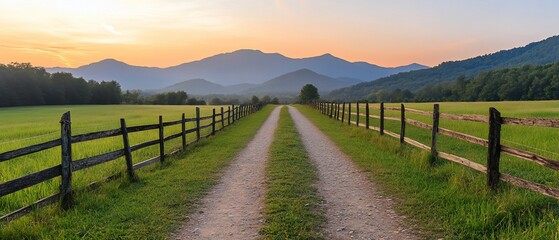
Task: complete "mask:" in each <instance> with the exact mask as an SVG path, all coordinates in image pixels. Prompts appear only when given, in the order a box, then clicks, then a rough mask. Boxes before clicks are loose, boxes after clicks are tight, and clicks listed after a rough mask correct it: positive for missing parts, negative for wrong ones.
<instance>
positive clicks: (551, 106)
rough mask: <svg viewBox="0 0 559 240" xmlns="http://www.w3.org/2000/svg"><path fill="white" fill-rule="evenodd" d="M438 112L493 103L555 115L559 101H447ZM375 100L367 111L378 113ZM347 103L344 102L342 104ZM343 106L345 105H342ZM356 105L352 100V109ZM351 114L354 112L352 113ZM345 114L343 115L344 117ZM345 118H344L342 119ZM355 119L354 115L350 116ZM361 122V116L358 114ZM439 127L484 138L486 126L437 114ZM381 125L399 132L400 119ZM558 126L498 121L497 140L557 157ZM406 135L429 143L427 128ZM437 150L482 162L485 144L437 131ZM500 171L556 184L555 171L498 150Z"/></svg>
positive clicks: (505, 113)
mask: <svg viewBox="0 0 559 240" xmlns="http://www.w3.org/2000/svg"><path fill="white" fill-rule="evenodd" d="M404 105H405V107H406V108H413V109H419V110H425V111H433V103H405V104H404ZM439 105H440V112H441V113H452V114H476V115H484V116H488V115H489V107H494V108H496V109H497V110H499V111H500V112H501V116H502V117H526V118H536V117H538V118H559V101H526V102H475V103H471V102H448V103H440V104H439ZM373 106H374V107H376V108H378V107H379V104H372V105H371V110H370V114H371V115H380V113H379V110H378V109H372V108H373ZM385 106H386V107H400V104H385ZM346 107H347V106H346ZM364 107H365V106H364V104H360V108H361V109H360V112H361V113H365V108H364ZM346 110H347V109H346ZM355 111H356V105H355V104H352V112H355ZM385 116H387V117H397V118H399V117H400V111H393V110H385ZM352 117H353V118H355V116H352ZM346 118H347V117H346ZM406 118H408V119H414V120H418V121H421V122H424V123H427V124H432V117H431V116H425V115H420V114H415V113H411V112H406ZM346 120H347V119H346ZM353 120H355V119H353ZM360 122H361V123H364V122H365V118H364V117H361V118H360ZM370 124H371V125H372V126H376V127H378V126H379V125H380V121H379V120H378V119H373V118H371V120H370ZM439 127H441V128H446V129H450V130H454V131H458V132H462V133H465V134H469V135H472V136H476V137H479V138H483V139H487V137H488V131H489V126H488V124H487V123H480V122H470V121H460V120H450V119H443V118H440V123H439ZM385 129H387V130H389V131H392V132H395V133H400V122H399V121H390V120H385ZM557 136H559V129H557V128H549V127H530V126H510V125H502V129H501V144H502V145H505V146H509V147H514V148H518V149H522V150H526V151H530V152H534V153H537V154H540V155H542V156H545V157H549V158H551V159H557V160H559V144H557V141H556V139H557ZM406 137H409V138H412V139H414V140H417V141H419V142H421V143H423V144H426V145H430V144H431V131H430V130H426V129H422V128H418V127H415V126H411V125H409V124H408V125H407V126H406ZM437 144H438V150H439V151H442V152H447V153H451V154H454V155H458V156H461V157H465V158H467V159H470V160H472V161H474V162H478V163H482V164H484V165H485V163H486V161H487V148H485V147H482V146H478V145H475V144H471V143H468V142H465V141H461V140H458V139H454V138H451V137H447V136H443V135H439V137H438V141H437ZM500 167H501V172H504V173H508V174H511V175H513V176H518V177H522V178H525V179H528V180H531V181H534V182H537V183H542V184H546V185H550V186H554V187H558V188H559V173H558V172H556V171H554V170H551V169H548V168H545V167H542V166H539V165H537V164H535V163H532V162H529V161H526V160H522V159H519V158H516V157H512V156H509V155H507V154H505V153H501V164H500Z"/></svg>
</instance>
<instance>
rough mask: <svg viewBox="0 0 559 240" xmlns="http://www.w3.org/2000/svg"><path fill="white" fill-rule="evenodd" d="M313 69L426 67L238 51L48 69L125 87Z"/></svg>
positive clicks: (343, 72)
mask: <svg viewBox="0 0 559 240" xmlns="http://www.w3.org/2000/svg"><path fill="white" fill-rule="evenodd" d="M304 68H307V69H310V70H312V71H314V72H317V73H319V74H323V75H326V76H329V77H332V78H339V77H344V78H353V79H358V80H360V81H369V80H374V79H377V78H380V77H384V76H388V75H391V74H395V73H398V72H401V71H410V70H415V69H421V68H426V66H422V65H419V64H411V65H406V66H402V67H393V68H391V67H390V68H384V67H379V66H377V65H373V64H369V63H365V62H355V63H351V62H348V61H346V60H343V59H341V58H337V57H335V56H332V55H331V54H325V55H322V56H317V57H310V58H300V59H296V58H288V57H285V56H283V55H281V54H278V53H263V52H261V51H258V50H238V51H235V52H231V53H223V54H218V55H215V56H211V57H208V58H204V59H201V60H198V61H193V62H189V63H184V64H180V65H177V66H173V67H168V68H157V67H139V66H131V65H129V64H126V63H124V62H120V61H117V60H114V59H106V60H102V61H100V62H96V63H91V64H88V65H84V66H81V67H78V68H50V69H47V71H49V72H58V71H64V72H70V73H72V74H74V75H75V76H78V77H83V78H85V79H95V80H98V81H107V80H116V81H118V82H119V83H120V84H121V85H122V87H123V89H161V88H162V87H164V86H169V85H172V84H175V83H179V82H181V81H184V79H205V80H207V81H210V82H213V83H217V84H220V85H223V86H229V85H235V84H244V83H248V84H259V83H263V82H265V81H268V80H270V79H272V78H275V77H277V76H280V75H283V74H285V73H289V72H293V71H296V70H299V69H304Z"/></svg>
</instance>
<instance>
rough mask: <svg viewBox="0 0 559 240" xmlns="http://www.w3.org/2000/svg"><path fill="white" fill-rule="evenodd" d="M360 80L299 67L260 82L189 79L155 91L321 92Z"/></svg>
mask: <svg viewBox="0 0 559 240" xmlns="http://www.w3.org/2000/svg"><path fill="white" fill-rule="evenodd" d="M360 82H361V80H358V79H354V78H331V77H328V76H326V75H322V74H318V73H316V72H314V71H312V70H309V69H306V68H304V69H300V70H297V71H293V72H290V73H286V74H283V75H281V76H278V77H275V78H273V79H271V80H268V81H266V82H264V83H261V84H249V83H245V84H236V85H230V86H223V85H220V84H217V83H213V82H210V81H207V80H204V79H191V80H187V81H184V82H180V83H176V84H173V85H171V86H168V87H165V88H163V89H159V90H157V91H156V92H160V93H161V92H176V91H185V92H188V94H191V95H209V94H272V95H273V94H293V93H298V92H299V91H300V90H301V88H302V87H303V86H304V85H305V84H313V85H314V86H315V87H317V88H318V89H319V91H320V92H321V93H327V92H329V91H332V90H334V89H338V88H342V87H347V86H352V85H355V84H357V83H360Z"/></svg>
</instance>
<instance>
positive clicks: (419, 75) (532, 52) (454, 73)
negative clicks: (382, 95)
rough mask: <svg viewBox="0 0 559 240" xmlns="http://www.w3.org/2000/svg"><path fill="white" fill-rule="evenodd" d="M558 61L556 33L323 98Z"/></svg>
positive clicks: (353, 96) (346, 97)
mask: <svg viewBox="0 0 559 240" xmlns="http://www.w3.org/2000/svg"><path fill="white" fill-rule="evenodd" d="M554 62H559V36H554V37H550V38H547V39H545V40H542V41H539V42H534V43H530V44H528V45H526V46H524V47H518V48H514V49H510V50H503V51H499V52H496V53H492V54H487V55H483V56H478V57H474V58H470V59H466V60H463V61H449V62H444V63H441V64H440V65H438V66H436V67H433V68H428V69H421V70H416V71H409V72H401V73H398V74H394V75H391V76H388V77H384V78H380V79H378V80H375V81H370V82H363V83H359V84H356V85H354V86H351V87H347V88H342V89H338V90H334V91H332V92H331V93H330V94H329V95H328V96H326V98H328V99H337V100H357V99H365V98H366V97H367V95H369V94H370V93H372V92H375V91H378V90H381V89H384V90H394V89H402V90H403V89H409V90H412V91H413V90H416V89H418V88H420V87H423V86H426V85H429V84H436V83H440V82H449V81H453V80H455V79H457V78H458V77H459V76H462V75H463V76H466V77H473V76H476V75H478V74H480V73H481V72H486V71H490V70H497V69H505V68H511V67H518V66H522V65H527V64H529V65H543V64H548V63H554Z"/></svg>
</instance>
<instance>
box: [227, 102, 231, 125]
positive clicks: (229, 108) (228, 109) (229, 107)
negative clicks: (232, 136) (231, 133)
mask: <svg viewBox="0 0 559 240" xmlns="http://www.w3.org/2000/svg"><path fill="white" fill-rule="evenodd" d="M229 125H231V106H227V126H229Z"/></svg>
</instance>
